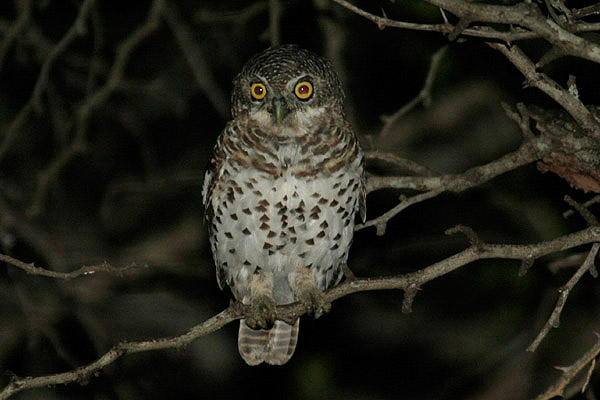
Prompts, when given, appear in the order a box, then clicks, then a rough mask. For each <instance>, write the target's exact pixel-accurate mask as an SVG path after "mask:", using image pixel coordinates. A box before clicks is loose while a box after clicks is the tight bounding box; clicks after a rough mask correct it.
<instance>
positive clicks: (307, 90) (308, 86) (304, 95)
mask: <svg viewBox="0 0 600 400" xmlns="http://www.w3.org/2000/svg"><path fill="white" fill-rule="evenodd" d="M294 93H296V97H298V98H299V99H300V100H308V99H310V97H311V96H312V94H313V86H312V83H310V82H309V81H301V82H298V83H297V84H296V87H295V88H294Z"/></svg>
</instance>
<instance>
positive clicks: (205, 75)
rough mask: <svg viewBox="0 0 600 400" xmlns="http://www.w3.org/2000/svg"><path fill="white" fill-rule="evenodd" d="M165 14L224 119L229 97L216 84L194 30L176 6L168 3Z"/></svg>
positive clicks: (226, 116)
mask: <svg viewBox="0 0 600 400" xmlns="http://www.w3.org/2000/svg"><path fill="white" fill-rule="evenodd" d="M163 16H164V18H165V21H166V23H167V25H168V26H169V28H170V29H171V31H172V32H173V36H175V39H176V40H177V44H178V45H179V47H180V48H181V51H182V53H183V56H184V57H185V60H186V61H187V63H188V65H189V66H190V69H191V70H192V73H193V74H194V79H195V80H196V84H197V85H198V87H199V88H200V89H201V90H202V91H203V92H204V94H205V96H206V97H207V99H208V100H209V101H210V103H211V104H212V106H213V107H214V108H215V110H217V113H219V116H220V117H221V118H222V119H227V118H228V117H229V105H228V99H227V96H226V95H225V93H223V90H222V89H221V88H220V87H219V85H217V84H216V80H215V79H214V77H213V74H212V71H211V70H210V68H209V67H208V65H207V64H206V55H205V54H203V52H202V48H201V47H200V46H199V45H198V43H197V42H196V41H195V39H194V34H193V32H192V30H191V29H190V28H189V27H188V26H187V24H186V23H185V22H184V21H182V19H181V18H180V17H179V15H178V12H177V10H176V8H175V7H173V6H172V5H168V6H165V7H164V10H163Z"/></svg>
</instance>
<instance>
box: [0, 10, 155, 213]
mask: <svg viewBox="0 0 600 400" xmlns="http://www.w3.org/2000/svg"><path fill="white" fill-rule="evenodd" d="M163 7H164V0H154V1H153V2H152V5H151V7H150V11H149V12H148V18H147V19H146V21H145V22H144V24H142V25H141V26H140V27H139V28H137V29H136V30H135V31H133V32H132V33H131V34H130V35H129V36H127V38H126V39H125V40H124V41H123V42H121V43H120V44H119V46H118V47H117V55H116V58H115V62H114V64H113V65H112V68H111V70H110V72H109V75H108V78H107V80H106V82H105V83H104V85H103V86H102V87H101V88H100V89H98V90H97V91H96V92H94V94H93V95H91V96H89V97H87V98H86V100H85V101H84V103H83V104H82V105H81V106H80V108H79V109H78V112H77V126H76V130H75V137H74V138H73V140H72V142H71V144H70V145H69V146H67V147H66V148H64V149H62V150H61V152H60V153H59V154H58V156H57V157H56V158H55V159H54V160H53V161H52V162H51V163H50V165H48V166H47V167H46V168H45V169H44V170H43V171H42V172H41V173H40V174H39V176H38V185H37V188H36V191H35V193H34V196H33V202H32V204H31V206H30V207H29V209H28V210H27V215H28V216H29V217H36V216H39V215H40V214H41V212H42V210H43V208H44V203H45V200H46V196H47V193H48V188H49V187H50V185H51V184H52V183H54V182H55V181H56V179H57V178H58V176H59V175H60V174H61V173H62V171H63V169H64V168H65V167H66V166H67V165H68V164H69V163H70V162H71V160H73V158H75V157H76V156H77V155H78V154H80V153H82V152H83V151H84V150H85V148H86V137H87V130H88V123H89V119H90V116H91V114H92V112H93V111H94V110H95V109H96V108H97V107H98V106H100V105H101V104H103V103H105V102H106V101H107V100H108V98H109V97H110V96H111V95H112V94H113V92H114V91H115V90H116V89H117V88H118V87H119V85H120V84H121V82H122V80H123V75H124V73H125V67H126V66H127V62H128V61H129V57H130V56H131V55H132V54H133V50H134V49H135V48H136V47H137V46H138V45H139V44H140V43H141V42H142V41H143V40H144V39H146V38H148V37H149V36H150V35H151V34H152V33H153V32H154V31H155V30H156V29H157V28H158V27H159V26H160V21H161V15H162V10H163ZM0 154H1V153H0Z"/></svg>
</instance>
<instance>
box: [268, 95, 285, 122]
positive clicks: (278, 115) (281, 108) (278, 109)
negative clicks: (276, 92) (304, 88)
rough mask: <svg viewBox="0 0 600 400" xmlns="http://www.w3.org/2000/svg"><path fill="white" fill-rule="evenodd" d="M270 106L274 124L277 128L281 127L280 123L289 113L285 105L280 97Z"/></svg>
mask: <svg viewBox="0 0 600 400" xmlns="http://www.w3.org/2000/svg"><path fill="white" fill-rule="evenodd" d="M271 104H272V106H273V118H274V119H275V123H276V124H277V126H281V121H283V119H284V118H285V116H286V115H287V113H288V112H289V110H288V108H287V104H286V103H285V100H284V99H283V98H282V97H276V98H274V99H273V102H272V103H271Z"/></svg>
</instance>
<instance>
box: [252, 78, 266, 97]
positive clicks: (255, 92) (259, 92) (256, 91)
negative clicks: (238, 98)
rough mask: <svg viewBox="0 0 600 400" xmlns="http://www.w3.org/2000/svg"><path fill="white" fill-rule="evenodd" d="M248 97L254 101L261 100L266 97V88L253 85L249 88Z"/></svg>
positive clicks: (257, 84)
mask: <svg viewBox="0 0 600 400" xmlns="http://www.w3.org/2000/svg"><path fill="white" fill-rule="evenodd" d="M250 95H251V96H252V98H253V99H255V100H262V99H264V98H265V96H266V95H267V88H266V87H265V85H263V84H262V83H259V82H257V83H253V84H252V86H250Z"/></svg>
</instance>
